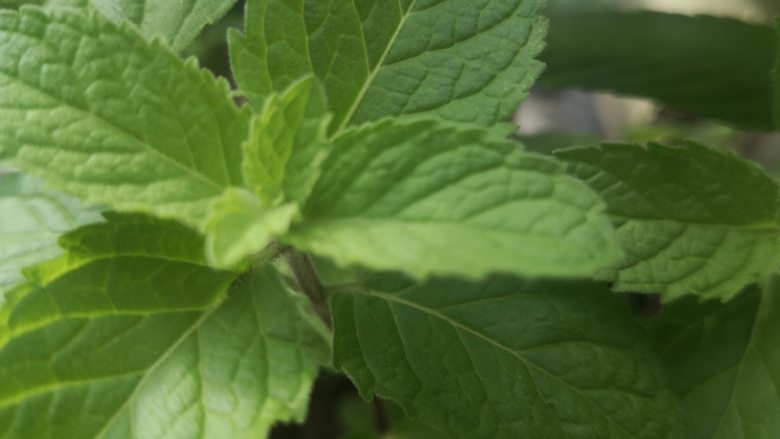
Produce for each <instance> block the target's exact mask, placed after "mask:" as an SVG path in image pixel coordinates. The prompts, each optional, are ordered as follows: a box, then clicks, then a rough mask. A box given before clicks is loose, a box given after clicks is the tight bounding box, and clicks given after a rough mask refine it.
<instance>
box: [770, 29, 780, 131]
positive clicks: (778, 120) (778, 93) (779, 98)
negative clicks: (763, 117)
mask: <svg viewBox="0 0 780 439" xmlns="http://www.w3.org/2000/svg"><path fill="white" fill-rule="evenodd" d="M775 23H776V28H777V36H778V39H779V41H780V18H778V19H777V20H776V21H775ZM772 79H773V81H774V91H775V93H774V97H775V112H774V115H775V128H776V129H778V130H780V43H778V45H777V56H776V57H775V68H774V70H772Z"/></svg>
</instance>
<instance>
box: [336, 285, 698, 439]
mask: <svg viewBox="0 0 780 439" xmlns="http://www.w3.org/2000/svg"><path fill="white" fill-rule="evenodd" d="M332 307H333V316H334V325H335V338H334V352H335V353H334V361H335V364H336V366H337V367H340V368H342V369H343V370H344V371H345V372H346V373H347V374H348V375H349V376H350V377H351V378H352V380H353V381H354V382H355V383H356V384H357V385H358V387H359V388H360V390H361V392H362V394H363V396H364V397H367V398H368V397H371V396H372V395H374V394H376V395H379V396H382V397H386V398H389V399H392V400H394V401H397V402H398V403H400V404H401V405H402V406H403V407H404V409H405V411H406V412H407V414H408V415H409V416H410V417H412V418H416V419H419V420H420V421H422V422H425V423H427V424H429V425H431V426H433V427H436V428H437V429H439V430H441V431H442V432H445V433H446V434H447V435H448V436H449V437H451V438H453V439H460V438H463V439H483V438H484V439H504V438H506V439H516V438H545V439H548V438H549V439H557V438H566V439H580V438H583V439H584V438H625V439H629V438H630V439H643V438H647V439H658V438H665V439H671V438H684V437H685V434H684V429H683V427H682V425H681V424H682V419H681V416H680V414H679V410H678V409H679V407H678V406H679V404H678V401H677V399H676V398H675V397H674V395H673V394H672V392H671V390H668V389H667V379H666V377H665V375H664V369H663V365H662V364H661V361H660V359H659V358H658V357H657V356H656V355H655V354H654V353H653V352H652V349H651V348H650V345H649V343H647V341H648V340H647V336H646V334H645V333H644V331H643V330H642V328H641V327H639V325H637V324H636V322H634V321H633V320H632V318H631V316H630V313H629V312H628V309H627V307H626V305H625V302H624V301H623V300H622V299H621V298H620V297H618V296H615V295H613V294H611V293H610V292H609V291H608V290H607V288H606V287H602V286H598V285H589V284H582V283H580V284H577V283H545V282H524V281H521V280H517V279H516V278H508V277H506V278H492V279H490V280H488V281H486V282H483V283H476V284H470V283H463V282H460V281H457V280H435V281H431V282H428V283H425V284H416V285H414V284H409V283H408V282H405V281H402V280H399V279H398V278H397V277H394V276H392V275H391V276H384V277H380V278H379V279H376V278H375V279H373V280H372V281H370V282H369V284H368V285H367V286H366V287H364V288H360V287H356V288H353V289H346V290H343V291H341V292H339V293H337V294H335V295H334V297H333V301H332Z"/></svg>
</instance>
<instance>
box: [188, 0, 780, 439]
mask: <svg viewBox="0 0 780 439" xmlns="http://www.w3.org/2000/svg"><path fill="white" fill-rule="evenodd" d="M642 10H650V11H658V12H669V13H677V14H687V15H699V14H706V15H714V16H720V17H731V18H736V19H739V20H742V21H745V22H747V23H751V24H756V25H765V26H771V25H772V21H773V17H775V16H778V15H780V1H777V0H587V1H584V0H549V1H548V10H547V12H548V15H549V16H550V17H551V21H552V23H551V26H555V23H556V19H555V17H556V16H558V15H568V16H570V17H571V16H572V15H571V14H580V13H581V14H587V13H593V12H594V11H596V12H598V11H642ZM242 11H243V1H240V2H239V3H238V4H237V5H236V6H235V7H234V8H233V10H231V11H230V12H229V13H228V14H227V15H226V17H225V18H224V19H223V20H222V21H220V22H219V23H217V24H215V25H213V26H210V27H209V28H207V29H206V31H205V32H204V33H203V34H202V35H201V36H200V38H199V39H198V40H197V41H196V42H195V44H193V45H192V46H191V47H190V48H189V49H188V50H187V52H186V55H188V56H196V57H197V58H198V59H199V60H200V63H201V65H203V66H204V67H206V68H208V69H210V70H211V71H213V72H214V73H215V74H216V75H219V76H224V77H226V78H228V79H230V69H229V57H228V53H227V45H226V41H225V34H226V30H227V29H228V28H230V27H236V28H239V29H240V28H241V27H242V15H243V14H242ZM575 18H576V15H575ZM561 22H563V20H561ZM556 32H560V33H561V34H562V35H565V34H566V29H560V30H556ZM649 32H650V33H651V35H649V36H650V37H653V36H657V37H658V36H662V35H664V33H665V32H668V29H666V28H664V26H661V25H659V26H657V27H654V28H650V30H649ZM631 43H632V41H630V40H629V41H626V42H625V44H626V45H631ZM743 43H744V42H743ZM769 44H771V45H772V46H771V50H772V53H774V50H775V49H774V44H776V40H774V39H772V41H771V42H770V43H769ZM768 50H769V49H767V50H764V53H765V52H767V51H768ZM546 79H547V78H545V76H544V75H543V76H542V78H541V80H540V83H541V84H542V85H540V86H538V87H537V89H536V90H534V92H533V93H532V95H531V97H530V98H529V99H528V100H527V101H526V102H525V103H524V104H523V105H522V106H521V108H519V109H518V112H517V114H516V117H515V121H516V122H517V123H518V125H519V126H520V128H519V130H518V132H517V137H518V139H520V140H521V141H522V142H523V143H524V144H525V145H526V147H527V148H529V149H531V150H534V151H537V152H541V153H550V152H551V151H553V150H555V149H560V148H565V147H569V146H573V145H577V144H588V143H594V142H601V141H604V140H628V141H634V142H650V141H656V142H662V143H667V144H674V143H676V142H679V141H681V140H683V139H691V140H695V141H697V142H699V143H703V144H705V145H709V146H712V147H718V148H731V149H734V150H735V151H737V152H738V153H739V154H741V155H742V156H744V157H746V158H749V159H752V160H755V161H757V162H759V163H760V164H761V165H762V166H764V167H765V168H766V169H768V170H769V171H770V172H772V173H774V174H775V175H780V137H779V136H778V135H777V134H773V133H769V132H762V131H761V130H744V129H740V128H737V127H734V126H731V125H730V124H729V123H723V122H712V121H710V120H705V119H702V118H699V117H696V116H693V115H691V114H687V113H685V112H681V111H679V110H674V109H671V108H667V107H665V106H663V105H659V104H657V103H654V102H652V101H650V100H647V99H637V98H631V97H621V96H616V95H613V94H610V93H604V92H592V91H583V90H578V89H574V88H556V87H549V86H546V87H545V86H544V84H545V82H546ZM547 82H549V81H547ZM767 98H769V97H768V96H767ZM322 269H323V271H325V272H326V273H323V274H325V275H326V276H327V277H330V276H335V277H336V278H340V277H341V276H343V274H339V273H330V271H332V269H331V268H328V267H324V266H323V268H322ZM272 438H273V439H331V438H332V439H380V438H381V439H440V438H441V436H439V435H438V434H437V433H436V432H434V431H432V430H429V429H427V428H426V427H423V426H421V425H419V424H417V423H415V422H412V421H409V420H407V419H406V418H405V417H404V415H403V413H402V412H401V410H400V409H399V408H398V407H397V406H395V405H394V404H392V403H390V402H387V401H371V402H366V401H364V400H363V399H362V398H361V397H360V396H359V395H358V394H357V392H356V390H355V389H354V387H353V386H352V385H351V384H350V382H349V381H348V380H347V379H346V378H344V377H341V376H339V375H338V374H336V373H333V372H328V373H324V374H322V376H321V377H320V379H319V381H318V383H317V385H316V387H315V390H314V394H313V396H312V401H311V406H310V416H309V419H308V421H307V422H306V424H305V425H302V426H297V425H283V426H279V427H277V428H276V429H275V430H274V432H273V434H272Z"/></svg>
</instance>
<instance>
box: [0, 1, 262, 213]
mask: <svg viewBox="0 0 780 439" xmlns="http://www.w3.org/2000/svg"><path fill="white" fill-rule="evenodd" d="M0 89H2V93H0V159H3V158H10V159H12V163H13V164H14V165H16V166H17V167H19V168H22V169H25V170H27V171H29V172H30V173H32V174H34V175H37V176H41V177H44V178H45V179H46V180H47V181H48V182H49V183H50V184H51V185H52V186H53V187H57V188H59V189H62V190H64V191H66V192H69V193H72V194H74V195H77V196H80V197H82V198H84V199H86V200H87V201H88V202H92V203H105V204H107V205H109V206H111V207H112V208H114V209H116V210H123V211H127V210H130V211H141V212H148V213H154V214H156V215H159V216H162V217H166V218H176V219H179V220H182V221H185V222H188V223H190V224H195V225H197V224H198V223H199V222H200V221H202V220H203V217H204V215H205V211H206V209H207V207H208V205H209V202H210V200H211V199H212V198H213V197H215V196H217V195H220V194H221V193H222V192H223V190H224V189H225V188H226V187H228V186H231V185H236V186H240V185H241V184H242V183H243V178H242V175H241V164H240V163H241V142H242V141H243V139H244V137H245V135H246V132H247V127H246V125H247V119H248V111H239V110H238V109H237V108H236V106H235V104H234V103H233V101H232V99H231V98H230V95H229V88H228V85H227V83H226V82H225V81H223V80H220V81H216V80H214V78H213V77H212V76H211V75H210V74H209V73H207V72H206V71H202V70H199V69H198V68H196V66H195V65H194V64H192V63H187V64H185V63H183V62H182V61H181V60H179V59H178V58H177V56H176V55H175V54H173V53H171V52H170V51H169V50H167V49H166V48H164V47H161V46H160V45H158V44H151V45H149V44H147V43H146V42H144V41H143V39H142V38H141V36H140V35H138V34H137V33H136V32H135V31H134V30H132V29H130V28H129V27H127V26H122V27H119V28H117V27H116V26H115V25H113V24H111V23H110V22H108V21H106V20H105V19H102V18H100V16H98V15H96V14H91V15H89V16H85V15H82V14H80V13H77V12H73V11H71V10H66V9H62V10H59V9H58V10H55V11H53V12H50V13H44V12H42V11H40V10H38V9H34V8H22V9H21V11H19V12H18V13H17V12H12V11H2V12H0Z"/></svg>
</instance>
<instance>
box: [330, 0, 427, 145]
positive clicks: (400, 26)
mask: <svg viewBox="0 0 780 439" xmlns="http://www.w3.org/2000/svg"><path fill="white" fill-rule="evenodd" d="M415 3H417V0H412V1H411V3H409V8H408V9H407V10H406V11H403V8H401V2H400V0H399V1H398V6H399V8H398V9H399V10H400V11H402V15H401V18H400V19H399V20H398V26H397V27H396V29H395V32H394V33H393V36H392V37H390V41H388V43H387V47H385V51H384V52H383V53H382V56H381V57H380V58H379V61H377V63H376V65H375V66H374V68H373V69H371V72H369V74H368V76H367V77H366V81H365V82H364V83H363V87H362V88H361V89H360V91H359V92H358V94H357V96H356V97H355V101H354V102H353V103H352V107H350V109H349V111H348V112H347V114H346V115H345V116H344V120H343V121H342V122H341V125H339V127H338V129H337V130H336V132H339V131H342V130H344V128H346V127H347V126H348V125H349V124H350V122H351V121H352V118H353V117H354V116H355V113H356V112H357V109H358V108H359V107H360V104H361V103H362V102H363V98H364V97H365V96H366V93H368V89H369V88H371V84H372V83H373V82H374V79H376V77H377V75H378V74H379V71H380V70H381V69H382V65H383V64H384V63H385V59H387V56H388V55H389V54H390V50H392V48H393V46H394V45H395V41H396V40H397V39H398V35H400V33H401V29H403V27H404V26H405V25H406V20H408V19H409V17H410V16H411V15H412V11H413V10H414V6H415Z"/></svg>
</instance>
